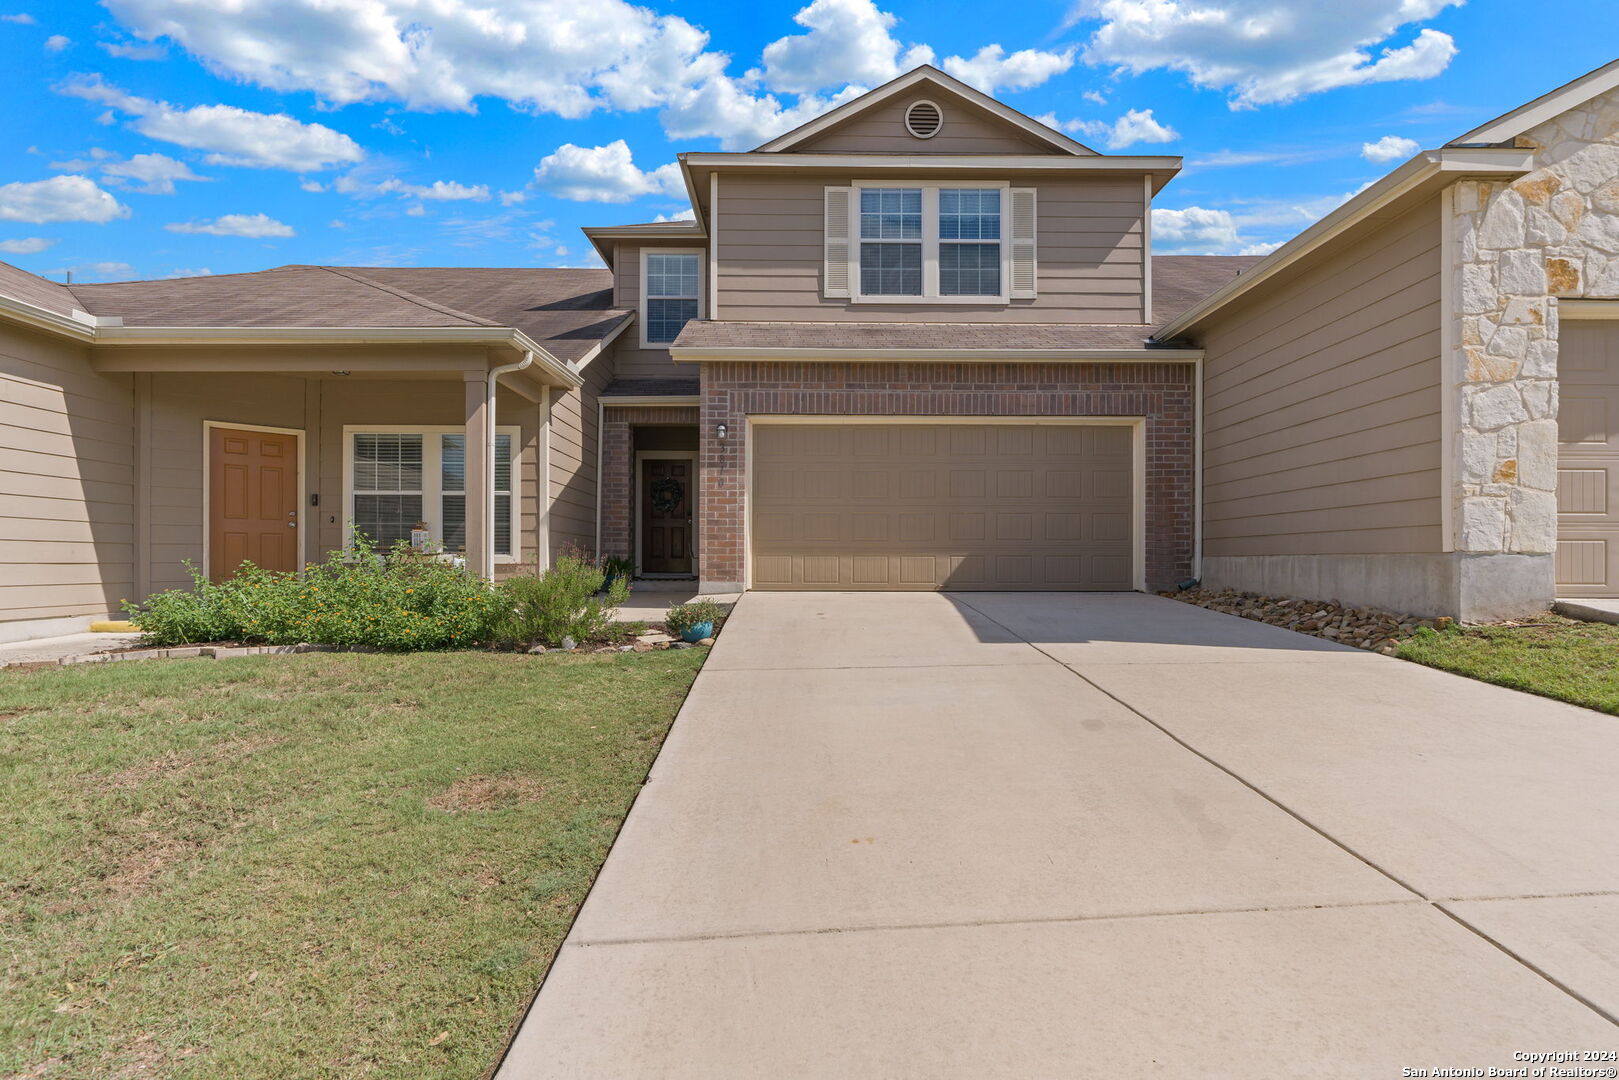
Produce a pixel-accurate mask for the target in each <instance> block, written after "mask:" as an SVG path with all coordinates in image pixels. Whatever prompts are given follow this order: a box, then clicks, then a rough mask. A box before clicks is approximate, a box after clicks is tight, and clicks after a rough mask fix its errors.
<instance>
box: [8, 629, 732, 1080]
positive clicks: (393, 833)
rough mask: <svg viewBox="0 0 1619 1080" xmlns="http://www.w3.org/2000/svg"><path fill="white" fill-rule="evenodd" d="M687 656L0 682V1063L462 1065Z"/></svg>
mask: <svg viewBox="0 0 1619 1080" xmlns="http://www.w3.org/2000/svg"><path fill="white" fill-rule="evenodd" d="M706 653H707V650H704V649H689V650H683V651H676V650H670V651H664V652H651V653H629V654H616V655H580V656H545V657H528V656H523V655H509V654H480V653H470V652H463V653H418V654H407V655H367V654H310V655H304V656H296V657H279V656H277V657H250V658H245V659H237V660H223V661H214V662H210V661H194V660H193V661H188V660H178V661H141V662H135V663H126V664H106V665H99V664H98V665H83V666H79V667H73V668H65V669H60V670H47V671H35V672H27V673H0V835H4V836H5V837H6V838H7V839H6V842H5V843H4V844H3V845H0V955H3V959H4V969H3V971H0V1001H3V1002H4V1003H5V1005H4V1007H3V1008H0V1076H3V1077H10V1076H13V1075H20V1076H26V1077H28V1078H30V1080H58V1078H70V1077H109V1076H112V1077H117V1076H136V1075H139V1076H162V1077H187V1078H189V1077H198V1078H201V1077H219V1076H232V1077H238V1078H243V1080H248V1078H256V1077H265V1078H269V1077H276V1078H284V1077H368V1076H377V1077H406V1076H408V1077H413V1078H414V1077H457V1078H468V1077H477V1076H480V1075H482V1074H483V1073H484V1072H485V1071H486V1070H487V1069H489V1068H490V1067H491V1066H492V1065H493V1063H494V1061H495V1060H496V1058H497V1056H498V1055H499V1053H500V1052H501V1050H502V1049H503V1046H504V1040H505V1037H506V1035H507V1031H508V1029H509V1027H510V1026H511V1024H512V1023H513V1022H514V1021H515V1020H516V1019H517V1017H518V1014H519V1012H520V1011H521V1009H522V1008H523V1007H524V1005H525V1004H526V1002H527V1001H528V998H529V996H530V995H531V994H532V992H533V990H534V988H535V987H536V986H537V985H538V984H539V982H540V980H541V978H542V977H543V975H544V973H545V970H546V967H547V965H548V964H549V963H550V960H551V958H552V956H553V955H554V953H555V950H556V948H557V946H558V945H559V944H560V943H561V941H562V938H563V937H564V936H565V935H566V933H567V930H568V927H569V925H570V923H571V922H572V919H573V915H574V913H575V911H576V910H577V908H578V905H579V904H580V902H581V901H582V900H583V898H584V896H585V893H586V892H587V890H588V889H589V887H590V884H591V882H592V880H593V879H594V877H595V874H596V872H597V870H598V869H599V868H600V866H601V862H602V860H603V858H604V857H605V856H606V853H607V849H608V847H609V846H610V845H611V843H612V841H613V838H614V837H615V835H616V834H617V830H618V827H619V825H620V823H621V822H622V820H623V817H624V815H625V813H626V812H627V811H628V809H629V806H630V803H631V802H632V801H633V799H634V797H635V795H636V793H637V792H638V791H639V790H640V786H641V784H642V782H643V780H644V779H645V777H646V774H647V770H648V768H649V767H650V765H651V762H652V759H653V757H654V756H655V755H656V753H657V750H658V747H659V745H660V744H661V742H662V739H663V737H664V735H665V734H666V732H667V731H668V728H669V724H670V722H671V721H672V720H673V718H674V715H675V713H676V712H677V711H678V709H679V707H680V704H681V702H682V701H683V700H684V698H685V695H686V691H687V690H688V689H689V687H690V685H691V682H692V680H693V679H694V678H695V677H696V673H697V671H698V669H699V668H700V667H701V665H702V661H703V658H704V657H705V656H706Z"/></svg>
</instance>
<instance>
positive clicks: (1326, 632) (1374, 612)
mask: <svg viewBox="0 0 1619 1080" xmlns="http://www.w3.org/2000/svg"><path fill="white" fill-rule="evenodd" d="M1158 595H1160V596H1165V597H1168V598H1169V599H1171V600H1179V601H1181V602H1182V603H1184V604H1194V605H1196V606H1197V607H1201V608H1208V609H1209V610H1210V611H1220V612H1224V613H1225V614H1227V615H1239V616H1241V617H1242V618H1244V619H1252V620H1254V621H1255V622H1262V623H1268V624H1269V625H1271V626H1280V627H1282V628H1283V629H1284V630H1292V631H1294V632H1296V633H1300V634H1309V635H1311V636H1312V637H1318V638H1325V639H1326V640H1328V641H1336V642H1337V643H1338V644H1340V645H1350V646H1353V647H1354V648H1357V649H1367V650H1370V651H1372V652H1378V653H1382V654H1383V655H1384V656H1393V655H1394V654H1395V653H1396V652H1398V651H1399V647H1400V639H1401V638H1403V637H1410V636H1411V635H1412V634H1414V633H1416V632H1417V631H1418V630H1420V629H1422V628H1423V627H1427V628H1429V629H1434V630H1442V629H1444V628H1445V627H1447V626H1449V625H1450V624H1451V623H1452V622H1454V620H1453V619H1451V618H1449V617H1447V616H1440V617H1438V618H1433V619H1425V618H1421V617H1419V616H1416V615H1399V614H1396V613H1394V612H1392V611H1379V610H1378V609H1376V608H1357V607H1347V606H1345V605H1343V604H1340V603H1339V602H1338V601H1336V600H1299V599H1296V598H1293V597H1288V596H1263V595H1261V594H1259V593H1246V592H1238V591H1236V590H1235V589H1187V590H1186V591H1185V592H1163V593H1159V594H1158Z"/></svg>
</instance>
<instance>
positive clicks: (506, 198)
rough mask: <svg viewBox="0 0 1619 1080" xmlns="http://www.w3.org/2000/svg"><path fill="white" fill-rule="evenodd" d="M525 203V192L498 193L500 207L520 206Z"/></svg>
mask: <svg viewBox="0 0 1619 1080" xmlns="http://www.w3.org/2000/svg"><path fill="white" fill-rule="evenodd" d="M526 202H528V192H526V191H502V192H501V193H500V205H502V206H521V205H523V204H524V203H526Z"/></svg>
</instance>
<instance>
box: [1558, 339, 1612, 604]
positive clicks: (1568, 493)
mask: <svg viewBox="0 0 1619 1080" xmlns="http://www.w3.org/2000/svg"><path fill="white" fill-rule="evenodd" d="M1559 336H1560V338H1561V342H1560V344H1559V345H1558V349H1557V378H1558V381H1559V382H1560V383H1561V384H1562V386H1561V391H1562V392H1561V394H1560V395H1559V396H1560V398H1561V401H1560V403H1559V404H1558V409H1557V431H1558V435H1557V437H1558V448H1557V595H1558V596H1570V597H1576V596H1619V324H1615V323H1611V322H1607V321H1593V322H1585V321H1576V320H1573V319H1569V320H1567V321H1565V322H1564V323H1563V324H1562V328H1561V330H1560V331H1559Z"/></svg>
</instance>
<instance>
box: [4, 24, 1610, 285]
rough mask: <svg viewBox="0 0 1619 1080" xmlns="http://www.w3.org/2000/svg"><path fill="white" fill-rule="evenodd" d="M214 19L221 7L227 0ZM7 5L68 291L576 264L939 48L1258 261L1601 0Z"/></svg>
mask: <svg viewBox="0 0 1619 1080" xmlns="http://www.w3.org/2000/svg"><path fill="white" fill-rule="evenodd" d="M227 6H230V7H232V8H234V10H233V11H232V12H230V13H226V12H225V11H224V10H223V9H224V8H226V7H227ZM990 11H991V15H990V17H986V9H985V8H984V7H983V6H982V5H967V4H954V3H940V2H925V3H924V2H917V3H911V2H899V0H895V2H882V0H878V2H876V3H873V0H814V2H813V3H811V4H809V5H808V6H805V4H804V3H801V2H800V3H786V4H772V3H768V2H763V0H755V2H753V3H749V4H746V5H741V4H736V3H724V2H719V0H695V2H683V3H660V4H658V5H654V6H641V5H635V4H629V3H624V2H623V0H588V2H586V3H581V2H580V0H235V2H234V3H233V4H232V5H224V4H219V3H216V2H214V0H104V2H102V3H95V2H91V0H0V71H4V72H5V73H6V74H5V77H4V78H5V96H6V101H7V105H8V108H7V109H6V111H5V114H4V118H3V119H0V125H3V127H4V134H5V137H4V142H3V144H0V145H3V146H4V147H5V154H4V161H3V169H0V259H4V260H6V261H9V262H13V263H15V264H17V265H19V266H22V267H24V268H25V269H28V270H31V271H34V272H36V273H41V274H45V275H47V276H51V277H55V278H58V279H60V278H61V276H62V275H63V273H64V272H66V271H68V270H72V271H73V273H74V278H75V280H82V281H93V280H121V279H127V278H134V277H143V278H145V277H167V276H177V275H184V274H202V273H215V274H219V273H231V272H239V271H245V270H257V269H262V268H265V267H269V266H277V265H282V264H285V263H328V264H357V265H418V266H434V265H462V266H581V265H590V264H591V263H592V262H593V261H594V260H593V256H592V255H591V253H590V251H589V247H588V245H587V244H586V243H584V241H583V239H582V237H580V235H579V233H578V231H577V230H578V227H579V226H581V225H596V224H617V223H623V222H633V221H646V220H653V219H656V218H657V217H659V216H660V215H662V216H674V215H677V214H680V213H681V212H682V211H685V210H686V202H685V199H684V197H683V196H682V195H681V194H680V187H679V184H678V181H677V179H676V178H675V176H674V170H673V168H672V167H671V163H672V162H673V161H674V155H675V154H676V153H677V152H678V151H681V150H712V149H719V148H738V149H746V148H750V147H752V146H754V145H756V144H757V143H758V142H761V141H763V140H764V139H766V138H769V137H770V136H772V135H774V134H776V133H777V132H779V131H781V130H785V129H786V128H788V127H791V126H796V124H797V123H800V122H802V121H803V120H805V119H808V118H809V117H811V116H813V115H815V114H816V113H818V112H820V111H824V110H825V109H826V108H829V107H831V106H832V105H834V104H836V103H837V102H839V101H842V100H844V99H846V98H847V97H849V96H852V95H854V94H856V93H858V92H859V90H860V89H862V88H869V87H871V86H874V85H877V84H879V83H881V82H883V81H885V80H886V79H887V78H889V77H892V76H893V75H895V74H897V73H899V72H901V71H903V70H906V69H908V68H909V67H911V66H913V65H914V64H915V63H916V62H918V61H920V60H929V61H931V62H933V63H934V64H936V65H939V66H942V67H944V68H945V69H946V70H949V71H951V72H952V73H953V74H956V75H958V77H961V78H963V79H965V80H967V81H969V82H972V83H974V84H975V85H978V86H979V87H980V88H981V89H984V90H986V91H989V92H991V93H994V94H996V95H997V96H998V97H1000V98H1001V99H1002V100H1004V101H1006V102H1007V103H1008V104H1010V105H1012V106H1013V107H1015V108H1018V109H1020V110H1022V111H1024V112H1026V113H1028V114H1030V115H1032V116H1037V117H1041V118H1042V119H1045V120H1046V121H1047V122H1048V123H1055V124H1058V125H1060V126H1062V127H1063V128H1064V129H1065V130H1068V131H1070V132H1071V133H1072V134H1074V136H1075V137H1076V138H1078V139H1080V140H1081V141H1083V142H1086V143H1088V144H1090V145H1092V146H1094V147H1096V148H1097V149H1099V150H1102V151H1103V152H1113V153H1138V154H1139V153H1149V154H1178V155H1182V156H1184V157H1185V158H1186V168H1185V170H1184V171H1183V172H1182V174H1181V175H1180V176H1179V177H1177V178H1176V179H1175V180H1174V181H1173V182H1172V183H1171V184H1170V185H1169V186H1168V187H1167V188H1166V189H1165V190H1164V191H1163V192H1162V194H1161V195H1160V196H1159V198H1158V201H1157V204H1156V206H1157V211H1156V214H1155V222H1154V226H1155V239H1156V244H1155V247H1156V250H1158V251H1159V252H1165V251H1186V252H1220V253H1231V252H1244V251H1249V252H1257V251H1264V250H1267V249H1268V248H1269V247H1272V246H1274V245H1275V244H1277V243H1279V242H1281V241H1283V240H1285V239H1287V238H1288V237H1290V236H1292V235H1293V234H1295V233H1296V232H1298V231H1299V230H1300V229H1301V228H1303V227H1304V226H1305V225H1307V224H1309V222H1310V221H1312V220H1314V219H1315V218H1316V217H1318V216H1319V215H1320V214H1322V213H1325V212H1326V211H1327V210H1330V209H1331V208H1332V207H1333V206H1334V205H1336V204H1337V203H1338V202H1340V201H1342V199H1343V198H1345V197H1346V196H1347V195H1349V194H1351V193H1353V192H1354V191H1356V190H1358V189H1359V188H1360V187H1362V186H1363V185H1365V184H1366V183H1367V182H1369V181H1371V180H1373V179H1375V178H1376V177H1378V176H1380V175H1382V174H1383V173H1384V172H1386V171H1388V170H1389V169H1390V168H1393V167H1394V166H1395V165H1397V164H1399V162H1401V161H1403V160H1404V159H1405V158H1406V157H1408V156H1409V155H1410V153H1412V152H1414V150H1415V149H1417V148H1418V147H1432V146H1437V145H1439V144H1442V143H1443V142H1445V141H1446V140H1447V139H1450V138H1453V137H1454V136H1456V135H1459V134H1461V133H1462V132H1464V131H1466V130H1468V129H1469V128H1471V127H1474V126H1476V125H1477V124H1478V123H1480V122H1482V121H1484V120H1487V119H1489V118H1490V117H1492V116H1494V115H1496V114H1498V113H1501V112H1504V111H1506V110H1508V109H1510V108H1513V107H1515V106H1516V105H1518V104H1520V103H1522V102H1524V101H1526V100H1528V99H1530V98H1532V97H1534V96H1537V95H1538V94H1541V93H1543V92H1545V91H1546V90H1549V89H1551V88H1552V87H1554V86H1556V85H1558V84H1560V83H1563V82H1566V81H1567V80H1569V79H1571V78H1574V77H1575V76H1577V75H1580V74H1583V73H1584V72H1586V71H1588V70H1590V69H1591V68H1594V67H1597V66H1600V65H1601V64H1603V63H1606V62H1607V61H1609V60H1612V59H1614V53H1613V49H1614V44H1615V43H1616V42H1619V5H1615V4H1613V3H1612V2H1611V0H1562V2H1560V3H1558V4H1556V5H1555V6H1552V5H1548V6H1547V7H1546V9H1545V11H1546V14H1547V17H1546V18H1535V17H1527V18H1526V17H1525V13H1524V9H1522V8H1521V6H1519V5H1509V4H1505V3H1500V2H1490V0H1472V2H1471V3H1466V4H1459V3H1454V2H1447V0H1336V2H1332V3H1323V2H1316V0H1312V2H1305V0H1079V2H1078V3H1067V4H1064V3H1055V4H1042V3H1039V2H1033V3H1027V4H1021V5H1011V4H1000V5H996V6H995V7H994V8H993V9H990Z"/></svg>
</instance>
